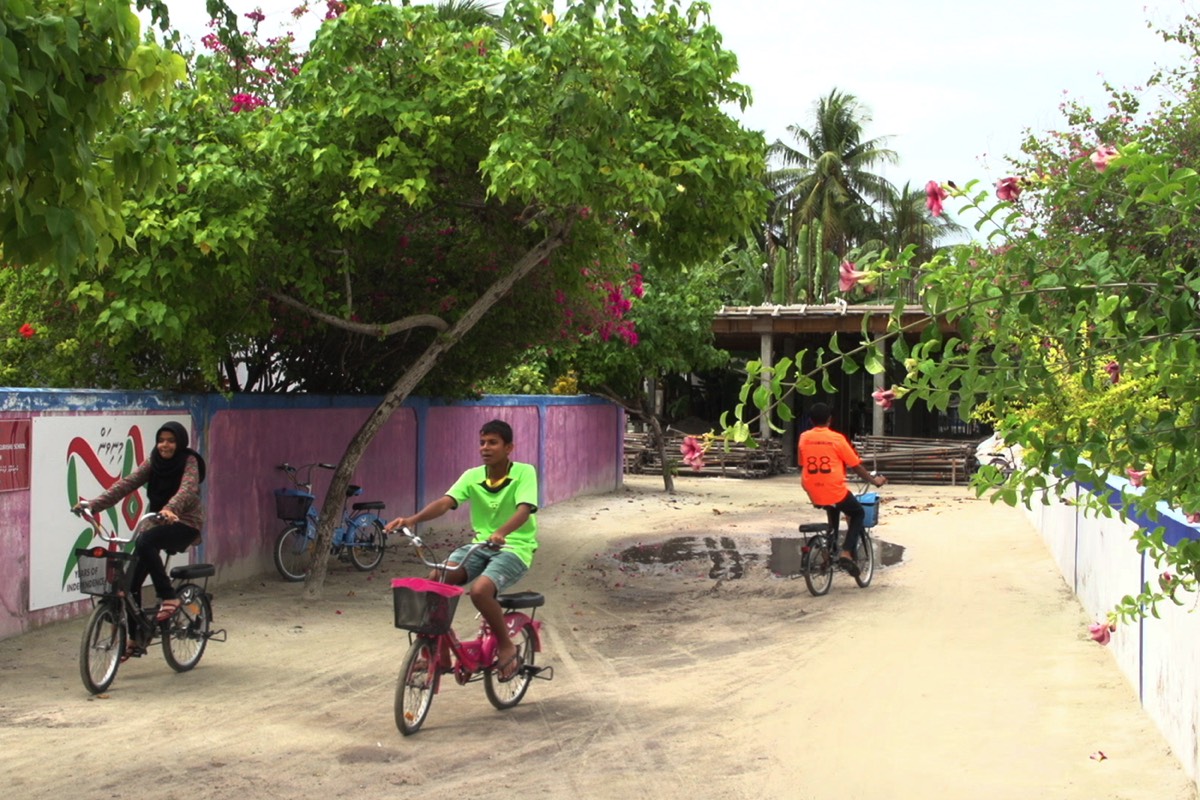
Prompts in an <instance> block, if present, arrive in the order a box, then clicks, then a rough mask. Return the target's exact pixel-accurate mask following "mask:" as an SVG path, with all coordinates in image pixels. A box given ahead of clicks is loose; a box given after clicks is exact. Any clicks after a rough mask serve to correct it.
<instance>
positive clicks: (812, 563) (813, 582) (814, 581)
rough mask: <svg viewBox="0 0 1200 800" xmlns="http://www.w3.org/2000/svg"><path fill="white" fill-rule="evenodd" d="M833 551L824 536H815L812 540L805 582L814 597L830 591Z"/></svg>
mask: <svg viewBox="0 0 1200 800" xmlns="http://www.w3.org/2000/svg"><path fill="white" fill-rule="evenodd" d="M833 555H834V554H833V551H831V550H830V549H829V542H828V541H827V540H826V538H825V537H824V536H817V537H814V538H813V539H812V540H811V541H810V549H809V551H808V566H807V567H806V568H805V569H804V583H805V584H806V585H807V586H808V591H809V592H811V593H812V595H813V596H814V597H820V596H821V595H823V594H825V593H827V592H828V591H829V587H830V586H832V585H833Z"/></svg>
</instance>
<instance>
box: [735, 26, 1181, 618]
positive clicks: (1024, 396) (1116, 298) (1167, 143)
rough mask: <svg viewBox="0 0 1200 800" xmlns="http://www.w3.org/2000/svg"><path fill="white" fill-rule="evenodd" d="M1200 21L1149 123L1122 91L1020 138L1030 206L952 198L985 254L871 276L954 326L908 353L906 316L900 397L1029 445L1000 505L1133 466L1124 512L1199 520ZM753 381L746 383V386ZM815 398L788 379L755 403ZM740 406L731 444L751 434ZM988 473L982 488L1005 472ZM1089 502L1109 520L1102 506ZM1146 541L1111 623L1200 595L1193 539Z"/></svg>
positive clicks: (959, 251)
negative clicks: (973, 223) (979, 419)
mask: <svg viewBox="0 0 1200 800" xmlns="http://www.w3.org/2000/svg"><path fill="white" fill-rule="evenodd" d="M1198 27H1200V20H1197V19H1195V18H1189V19H1188V21H1187V23H1186V24H1185V25H1184V26H1183V27H1181V28H1180V29H1179V30H1178V31H1174V32H1169V33H1167V34H1166V35H1165V38H1166V39H1167V40H1168V41H1172V42H1176V43H1179V44H1182V45H1184V46H1185V48H1186V49H1187V51H1188V53H1187V56H1188V58H1187V59H1186V60H1185V65H1184V66H1183V67H1180V68H1179V69H1177V70H1174V71H1171V72H1166V73H1162V74H1160V75H1158V76H1155V77H1154V78H1153V80H1152V82H1154V83H1160V84H1162V85H1163V86H1165V87H1167V88H1168V89H1169V91H1168V92H1165V93H1164V96H1165V97H1167V98H1169V99H1167V100H1165V101H1164V104H1163V105H1162V106H1161V107H1160V108H1158V109H1157V110H1155V111H1154V112H1153V113H1152V114H1150V115H1149V118H1148V119H1145V120H1140V121H1139V120H1137V119H1136V117H1135V112H1136V111H1137V110H1138V109H1137V108H1136V103H1135V102H1134V99H1133V98H1132V97H1131V96H1130V95H1128V94H1125V93H1121V92H1116V91H1113V100H1112V103H1111V104H1110V113H1109V115H1108V116H1107V117H1104V118H1100V119H1097V118H1093V116H1092V115H1091V113H1090V112H1089V111H1088V110H1087V109H1083V108H1079V107H1069V108H1068V124H1069V127H1068V129H1067V130H1066V131H1063V132H1056V133H1052V134H1050V135H1048V136H1047V137H1046V138H1045V139H1044V140H1038V139H1034V138H1031V139H1030V140H1029V141H1028V142H1027V143H1026V144H1025V147H1024V151H1025V152H1024V155H1023V156H1022V157H1020V158H1017V159H1015V160H1014V162H1013V166H1014V177H1015V178H1016V182H1015V187H1016V189H1017V193H1018V194H1019V196H1017V197H1013V196H1011V190H1012V188H1013V186H1014V184H1012V183H1010V184H1008V188H1006V189H1005V193H1006V195H1008V196H1007V197H1006V199H1004V200H1002V201H995V200H993V199H992V198H991V197H990V196H989V193H988V192H987V191H986V190H984V189H982V188H980V187H979V186H978V184H977V183H974V182H972V183H968V184H967V185H966V186H964V187H961V188H956V187H949V192H950V195H951V198H952V200H951V202H954V201H958V202H960V203H962V204H964V205H965V206H966V207H967V208H971V209H974V210H975V211H977V212H978V213H979V214H980V216H981V220H982V221H981V223H980V225H981V229H982V228H984V227H990V228H992V229H993V230H992V232H991V233H990V234H989V238H990V240H991V242H992V244H991V245H990V246H984V245H978V244H966V245H961V246H958V247H956V248H954V249H953V250H952V251H950V252H949V253H947V254H944V255H939V256H936V257H935V258H934V259H933V260H932V261H930V262H929V263H927V264H923V265H918V264H917V263H916V262H915V259H914V257H913V252H914V251H913V250H912V249H908V250H906V251H905V252H904V253H902V254H901V255H900V256H899V257H897V258H896V259H895V260H894V261H888V260H887V259H886V258H883V259H881V260H880V261H878V262H876V263H874V264H872V265H871V266H870V269H875V270H879V271H880V272H882V273H883V274H884V275H885V276H886V278H887V279H888V280H895V281H900V282H903V281H911V280H915V279H917V278H918V277H919V278H920V286H921V293H920V301H921V304H922V306H923V308H924V310H925V312H926V317H925V319H924V320H922V321H921V322H926V321H930V320H933V319H935V318H936V319H938V320H940V321H942V322H944V323H947V324H948V325H949V326H951V327H952V328H953V330H954V333H953V334H952V335H945V334H943V333H942V332H941V326H939V325H929V326H928V327H926V328H925V330H924V332H923V333H922V334H921V335H920V336H919V337H913V336H909V337H907V338H908V339H909V341H906V340H905V336H904V334H905V330H904V328H903V327H902V326H901V322H900V316H899V313H898V312H899V311H900V308H899V305H897V308H896V312H897V313H896V314H895V315H894V318H893V321H892V324H891V327H890V331H889V333H888V335H887V337H886V338H888V339H890V340H895V343H896V351H897V355H898V356H899V357H900V358H902V359H903V360H904V365H905V368H906V371H907V375H906V378H905V379H904V381H903V382H902V385H900V386H896V387H893V390H894V391H895V394H896V397H897V398H903V402H906V403H908V404H910V405H911V404H913V403H915V402H925V403H928V404H929V405H931V406H933V407H935V408H939V409H947V408H949V407H950V406H951V404H952V401H955V400H957V405H958V408H959V410H960V413H961V414H963V415H964V416H968V417H969V416H971V415H973V414H986V415H988V417H989V418H990V419H992V420H994V422H995V425H996V426H997V428H998V430H999V431H1000V432H1001V433H1002V435H1003V436H1004V437H1005V439H1006V440H1007V441H1008V442H1010V443H1012V444H1017V445H1020V446H1022V447H1023V448H1024V453H1023V460H1024V468H1023V469H1022V470H1021V471H1019V472H1017V473H1015V474H1014V475H1013V476H1012V477H1010V478H1009V479H1008V480H1007V482H1005V483H1002V484H1000V485H999V486H998V487H995V488H996V491H995V494H994V497H995V498H996V499H998V500H1001V501H1004V502H1008V503H1016V502H1025V503H1026V504H1028V503H1031V502H1032V501H1033V499H1034V498H1035V497H1036V496H1038V495H1040V494H1041V493H1042V492H1044V491H1049V492H1050V493H1051V494H1052V495H1053V494H1055V493H1057V494H1058V495H1060V496H1061V495H1062V494H1063V493H1064V492H1065V491H1066V490H1067V489H1068V488H1069V487H1073V486H1074V485H1075V481H1079V482H1082V483H1085V484H1093V485H1099V486H1103V483H1104V481H1105V480H1106V479H1108V478H1109V477H1110V476H1118V477H1124V476H1125V475H1126V474H1127V470H1135V471H1137V472H1138V473H1144V474H1145V478H1144V479H1145V485H1144V487H1143V488H1142V489H1140V490H1139V491H1137V492H1133V491H1130V492H1129V493H1128V496H1127V500H1132V499H1135V498H1136V502H1137V505H1138V507H1139V508H1140V509H1141V510H1143V511H1145V512H1148V513H1150V514H1151V515H1152V516H1153V515H1154V514H1155V513H1156V512H1155V511H1154V509H1155V508H1156V505H1157V504H1158V503H1165V504H1167V505H1169V506H1170V507H1173V508H1175V509H1177V510H1179V511H1181V512H1183V513H1184V514H1186V515H1188V516H1189V518H1190V520H1191V521H1192V522H1193V523H1194V522H1196V521H1200V449H1198V448H1197V447H1196V446H1195V443H1196V436H1197V432H1198V431H1200V403H1198V402H1197V400H1196V398H1197V397H1200V371H1198V370H1197V369H1196V367H1197V364H1200V337H1198V336H1197V334H1200V268H1198V267H1200V263H1198V261H1197V257H1196V254H1195V253H1196V246H1197V244H1200V241H1198V239H1197V233H1196V231H1197V220H1196V218H1195V209H1196V208H1200V176H1198V175H1197V173H1196V172H1195V171H1194V170H1193V169H1192V168H1190V167H1189V166H1188V164H1190V163H1191V161H1192V160H1193V159H1192V156H1191V154H1192V153H1194V152H1195V147H1196V146H1197V144H1200V137H1198V136H1197V133H1198V129H1197V127H1196V122H1195V120H1196V119H1197V117H1198V115H1197V111H1200V69H1197V67H1196V64H1197V63H1200V61H1198V60H1197V56H1200V49H1198V47H1200V43H1198V40H1197V38H1196V36H1195V33H1196V30H1197V28H1198ZM998 193H999V191H998ZM860 267H861V265H860ZM914 324H916V323H914ZM868 346H869V345H865V346H864V347H861V348H858V349H856V350H855V351H853V352H848V353H845V354H841V355H837V354H835V356H834V357H833V358H826V357H824V356H823V355H822V356H821V357H820V358H819V359H818V365H817V367H816V368H815V369H812V370H809V371H807V372H806V373H805V374H804V375H803V376H802V378H804V379H813V378H815V377H816V375H817V374H818V373H820V374H822V375H824V374H826V372H827V371H828V370H829V369H830V368H843V369H845V368H848V367H849V366H850V362H849V361H847V359H854V360H855V362H863V361H864V356H865V355H866V354H867V353H869V352H870V350H869V349H868ZM865 364H866V366H867V367H868V368H869V369H878V368H879V366H880V365H879V364H878V363H875V362H872V361H870V360H869V359H868V360H866V361H865ZM779 369H780V370H781V371H783V368H782V367H781V368H779ZM756 381H757V378H756V377H755V376H754V375H752V377H751V380H750V381H748V383H747V387H751V386H757V383H756ZM811 388H812V384H811V383H805V382H802V380H800V379H797V378H795V377H794V376H793V375H788V376H787V380H786V381H785V382H784V383H783V384H781V385H780V384H776V383H775V382H774V381H773V382H772V384H771V391H770V392H769V393H768V394H769V396H768V397H766V398H759V397H755V398H754V400H755V402H754V406H755V408H759V409H765V408H769V407H770V406H771V404H772V403H777V402H778V401H779V398H780V397H782V396H784V395H785V394H786V393H787V392H789V391H802V392H803V391H808V390H811ZM980 401H985V403H984V405H982V406H977V403H979V402H980ZM746 411H747V410H746V409H745V408H741V409H739V412H738V414H737V416H736V420H735V421H736V423H738V424H731V425H730V426H729V429H728V430H727V431H726V435H727V436H729V437H730V438H734V439H736V438H737V437H738V436H740V435H742V430H741V429H740V428H739V426H738V425H739V424H740V423H741V422H743V421H744V420H745V417H746V416H747V413H746ZM981 474H982V476H983V478H982V483H981V484H980V485H979V486H978V488H979V490H980V491H981V492H982V491H986V490H987V489H988V486H987V485H985V484H987V483H989V482H990V481H992V480H999V479H1000V478H1001V476H1000V475H999V473H997V472H996V471H983V472H982V473H981ZM1081 502H1082V504H1083V505H1084V506H1085V507H1087V508H1089V509H1091V510H1093V511H1095V512H1097V513H1105V514H1107V513H1110V511H1109V507H1108V502H1107V497H1106V496H1103V495H1099V494H1098V495H1094V496H1091V495H1089V496H1085V497H1084V499H1083V500H1082V501H1081ZM1137 541H1138V546H1139V548H1140V549H1141V550H1142V551H1143V552H1145V553H1147V554H1148V555H1149V557H1150V558H1151V559H1152V560H1153V561H1154V562H1155V563H1156V564H1157V565H1158V566H1159V568H1162V569H1165V570H1166V573H1167V575H1168V577H1166V578H1163V579H1162V581H1161V585H1159V584H1157V583H1153V582H1152V583H1151V584H1147V586H1146V587H1144V590H1143V591H1142V593H1140V594H1139V595H1138V596H1136V597H1130V598H1126V600H1125V601H1123V602H1122V603H1121V604H1120V605H1119V606H1118V607H1117V608H1116V609H1115V610H1114V611H1113V612H1112V615H1111V616H1112V618H1113V619H1116V618H1124V619H1130V618H1137V617H1139V616H1141V615H1142V614H1144V613H1157V612H1156V605H1157V604H1158V603H1159V602H1162V601H1163V600H1165V599H1167V598H1171V599H1175V597H1176V594H1177V593H1178V591H1179V590H1180V589H1181V588H1182V589H1184V590H1188V591H1190V590H1194V589H1195V587H1196V577H1197V571H1198V568H1200V545H1198V544H1197V543H1196V542H1195V541H1189V542H1185V543H1184V544H1183V545H1181V546H1178V547H1170V546H1167V545H1166V544H1165V543H1164V541H1163V537H1162V531H1161V529H1160V530H1158V531H1142V532H1141V533H1139V534H1138V536H1137Z"/></svg>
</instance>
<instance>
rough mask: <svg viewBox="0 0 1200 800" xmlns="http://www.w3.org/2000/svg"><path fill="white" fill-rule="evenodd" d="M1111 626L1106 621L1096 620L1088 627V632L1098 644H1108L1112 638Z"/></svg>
mask: <svg viewBox="0 0 1200 800" xmlns="http://www.w3.org/2000/svg"><path fill="white" fill-rule="evenodd" d="M1112 631H1113V626H1112V625H1110V624H1108V623H1107V622H1097V623H1095V624H1093V625H1091V626H1089V627H1088V633H1089V634H1091V636H1092V641H1094V642H1099V643H1100V644H1108V643H1109V642H1110V641H1111V640H1112Z"/></svg>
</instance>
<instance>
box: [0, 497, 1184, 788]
mask: <svg viewBox="0 0 1200 800" xmlns="http://www.w3.org/2000/svg"><path fill="white" fill-rule="evenodd" d="M677 486H678V488H679V491H678V492H677V493H676V494H675V495H673V496H670V495H666V494H664V493H663V491H662V483H661V479H658V478H653V477H642V476H635V477H630V478H628V479H627V484H626V486H625V488H624V489H622V490H621V491H619V492H615V493H612V494H608V495H603V496H596V497H585V498H579V499H576V500H573V501H570V502H566V503H562V504H559V505H557V506H554V507H551V508H548V509H545V510H543V511H542V512H541V513H540V514H539V517H540V521H541V540H542V549H541V550H540V551H539V553H538V558H537V562H536V563H535V565H534V568H533V569H532V570H531V572H530V573H529V575H528V576H527V577H526V579H525V580H524V581H523V582H522V583H521V585H520V586H519V587H518V588H520V589H533V590H537V591H541V592H543V593H544V594H545V595H546V598H547V604H546V606H545V608H543V609H541V610H539V617H540V618H541V619H543V620H544V622H545V628H544V635H545V647H544V651H543V652H542V653H541V654H540V660H539V663H545V664H550V665H553V666H554V680H553V681H551V682H544V681H537V682H535V683H534V684H533V685H532V687H531V688H530V691H529V693H528V695H527V696H526V698H525V700H524V702H523V703H522V704H521V705H520V706H518V707H517V708H515V709H513V710H511V711H507V712H498V711H495V710H494V709H493V708H492V707H491V705H490V704H489V703H488V701H487V699H486V698H485V696H484V692H483V687H482V685H481V684H479V683H472V684H469V685H467V686H458V685H456V684H454V683H453V681H450V680H447V681H446V682H444V683H443V686H442V692H441V694H439V695H438V696H437V698H436V699H435V701H434V703H433V707H432V709H431V711H430V714H429V718H428V720H427V721H426V723H425V727H424V728H423V729H422V730H421V731H420V732H419V733H418V734H417V735H415V736H412V737H407V738H405V737H402V736H401V735H400V734H399V732H398V731H397V730H396V727H395V724H394V721H393V710H392V702H393V693H394V690H395V684H396V677H397V671H398V668H399V663H400V660H401V658H402V657H403V655H404V653H405V650H406V649H407V646H408V639H407V634H406V633H404V632H403V631H400V630H397V629H395V628H394V627H393V626H392V604H391V596H390V589H389V580H388V579H390V578H391V577H395V576H400V575H413V574H418V573H419V572H422V571H423V570H418V568H417V565H416V562H415V561H414V560H413V559H412V557H411V554H410V553H408V552H407V551H404V550H399V549H397V550H391V551H389V553H388V555H387V557H386V559H385V561H384V564H383V566H382V567H381V569H380V571H378V572H377V573H374V574H369V575H368V574H363V573H358V572H354V571H352V570H350V569H349V568H347V567H346V566H345V565H341V564H339V565H338V566H337V567H336V568H334V569H333V570H332V571H331V575H330V579H329V582H328V584H327V586H326V592H325V597H324V599H323V600H321V601H320V602H314V603H306V602H304V601H302V599H301V589H300V586H299V585H293V584H284V583H282V582H280V581H279V580H278V579H277V578H275V577H274V576H270V575H267V576H263V577H262V578H260V579H258V580H254V581H248V582H245V583H240V584H229V585H221V586H219V587H217V589H216V593H215V594H216V598H215V603H214V606H215V614H216V624H217V627H221V628H225V629H227V630H228V632H229V639H228V641H227V642H225V643H212V644H210V646H209V649H208V651H207V653H206V654H205V655H204V659H203V661H202V662H201V663H200V665H199V666H198V667H197V668H196V669H195V670H194V671H193V672H190V673H184V674H176V673H174V672H173V671H172V670H171V669H170V668H169V667H167V665H166V664H165V662H164V661H163V660H162V658H161V657H160V655H159V652H158V651H157V650H156V651H155V652H152V653H151V654H150V655H149V656H148V657H143V658H141V659H136V660H133V661H130V662H128V663H127V664H125V665H123V666H122V667H121V669H120V671H119V673H118V675H117V678H116V682H115V683H114V684H113V686H112V688H111V689H110V690H109V692H108V693H107V694H106V695H103V696H100V697H92V696H90V695H89V694H88V692H87V691H86V690H85V689H84V688H83V686H82V684H81V682H80V679H79V676H78V649H79V639H80V636H81V633H82V630H83V620H76V621H72V622H69V623H63V624H58V625H54V626H50V627H48V628H44V629H40V630H37V631H35V632H33V633H30V634H27V635H25V636H21V637H17V638H13V639H8V640H5V641H3V642H0V686H3V689H4V691H3V693H2V695H0V753H3V756H2V757H0V783H2V784H3V785H6V786H8V787H9V796H11V797H13V798H41V797H64V796H65V797H80V798H177V799H178V800H199V799H200V798H233V797H238V798H259V797H270V798H275V799H276V800H284V799H285V798H311V797H321V798H341V797H346V798H384V797H410V796H416V795H418V794H420V795H422V796H434V795H436V796H442V797H454V796H465V797H487V796H511V797H521V798H564V797H570V798H575V799H581V798H622V799H623V798H658V799H661V798H693V799H694V798H797V799H804V800H808V799H812V800H817V799H818V798H820V799H824V798H837V799H838V800H845V799H847V798H864V799H866V800H874V798H928V797H929V796H931V795H934V796H941V797H946V798H972V799H979V798H983V799H986V798H1028V797H1031V796H1040V797H1045V798H1055V799H1056V800H1061V799H1064V798H1066V799H1074V798H1080V799H1082V798H1087V800H1097V798H1128V799H1131V800H1132V799H1135V798H1147V800H1149V799H1150V798H1153V799H1154V800H1173V799H1174V798H1196V796H1197V794H1196V787H1195V784H1193V783H1192V782H1191V781H1190V780H1189V779H1188V778H1187V776H1186V775H1185V774H1184V772H1183V770H1182V768H1181V767H1180V766H1179V764H1178V762H1177V761H1176V760H1175V758H1174V756H1173V755H1172V754H1171V752H1170V751H1169V749H1168V747H1167V745H1166V744H1165V742H1164V741H1163V739H1162V737H1161V735H1160V734H1159V733H1158V732H1157V730H1156V729H1155V728H1154V726H1153V724H1152V723H1151V722H1150V720H1149V719H1148V717H1147V716H1146V715H1145V713H1144V712H1142V711H1141V709H1140V708H1139V707H1138V705H1137V702H1136V698H1135V695H1134V692H1133V690H1132V688H1131V687H1130V686H1129V684H1128V683H1127V682H1126V680H1125V679H1124V678H1123V676H1122V675H1121V674H1120V672H1119V671H1118V669H1117V667H1116V665H1115V663H1114V662H1113V660H1112V659H1111V657H1110V655H1109V653H1108V652H1107V651H1106V650H1105V649H1104V648H1102V647H1100V646H1098V645H1096V644H1095V643H1093V642H1091V641H1090V640H1089V639H1088V638H1087V630H1086V627H1087V623H1088V622H1089V621H1090V620H1089V619H1088V618H1086V617H1085V615H1084V614H1083V612H1082V610H1081V609H1080V607H1079V605H1078V603H1077V602H1076V601H1075V599H1074V598H1073V597H1072V595H1071V594H1070V593H1069V592H1068V590H1067V587H1066V586H1065V585H1064V583H1063V581H1062V579H1061V578H1060V577H1059V575H1058V573H1057V572H1056V570H1055V568H1054V566H1053V564H1052V563H1051V560H1050V558H1049V556H1048V554H1047V552H1046V550H1045V548H1044V546H1043V545H1042V543H1041V541H1040V539H1039V538H1038V537H1037V535H1036V534H1035V532H1034V531H1033V529H1032V528H1031V527H1030V526H1029V524H1028V523H1027V522H1026V521H1025V519H1024V517H1023V515H1022V514H1021V512H1019V511H1017V510H1013V509H1009V508H1006V507H1003V506H993V505H991V504H990V503H989V502H987V501H986V500H976V499H975V498H974V497H973V495H971V494H970V493H969V491H968V490H966V489H964V488H949V487H945V488H943V487H937V488H934V487H915V486H901V485H889V486H887V487H885V488H884V489H883V491H882V494H883V497H884V502H883V504H882V509H881V518H880V524H879V526H878V527H877V528H876V530H875V533H876V536H877V538H878V539H879V540H880V541H881V542H884V543H886V544H887V546H886V547H885V548H884V555H885V557H886V558H887V560H888V561H889V562H894V563H892V564H891V565H890V566H887V567H886V568H883V569H882V570H881V571H879V572H877V573H876V575H875V580H874V582H873V584H872V585H871V586H870V587H869V588H867V589H859V588H857V587H856V586H855V585H854V583H853V581H851V580H850V579H849V578H847V577H846V576H844V575H840V574H839V575H838V576H837V577H836V578H835V580H834V585H833V589H832V591H831V592H830V593H829V594H828V595H826V596H825V597H819V598H814V597H812V596H810V595H809V594H808V592H807V590H806V588H805V585H804V581H803V580H801V579H791V578H788V577H780V576H778V575H776V574H773V572H772V568H775V569H780V568H782V570H783V571H785V572H786V571H787V568H788V559H787V558H786V556H788V554H794V551H795V545H794V541H789V540H794V539H795V538H797V533H796V525H797V523H798V522H802V521H819V520H820V518H821V513H820V512H816V511H815V510H814V509H812V508H811V507H810V506H809V505H808V504H807V503H806V502H802V501H801V498H800V496H799V490H798V487H797V480H796V478H795V477H794V476H782V477H778V478H772V479H767V480H753V481H741V480H726V479H719V478H696V477H689V476H686V475H685V476H682V477H681V478H680V479H679V480H678V481H677ZM441 533H444V534H445V535H446V536H447V537H448V538H450V539H454V540H458V539H461V535H460V534H459V533H457V532H441ZM431 538H434V539H441V538H442V536H441V535H439V536H436V537H431ZM663 543H667V544H668V546H667V547H665V548H664V547H661V546H660V545H662V544H663ZM622 555H623V556H624V558H625V559H626V560H622V557H621V556H622ZM664 559H665V563H664ZM468 609H469V606H464V607H462V608H460V610H459V611H460V613H459V616H458V622H459V626H458V627H459V629H460V631H463V630H467V629H471V628H472V627H473V625H472V623H471V618H470V614H469V613H467V611H468ZM1118 635H1119V634H1118ZM1099 752H1103V753H1104V754H1105V756H1106V758H1105V759H1104V760H1099V759H1098V757H1093V756H1094V755H1095V754H1098V753H1099Z"/></svg>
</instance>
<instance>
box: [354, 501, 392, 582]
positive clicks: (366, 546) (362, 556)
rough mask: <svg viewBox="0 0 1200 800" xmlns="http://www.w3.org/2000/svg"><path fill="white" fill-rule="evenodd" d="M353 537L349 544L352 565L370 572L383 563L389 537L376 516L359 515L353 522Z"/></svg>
mask: <svg viewBox="0 0 1200 800" xmlns="http://www.w3.org/2000/svg"><path fill="white" fill-rule="evenodd" d="M350 527H351V530H352V533H351V534H350V535H351V536H353V537H354V540H353V541H352V542H349V543H348V545H349V549H350V563H352V564H354V568H355V569H357V570H361V571H362V572H370V571H371V570H373V569H375V568H376V567H378V566H379V562H380V561H383V549H384V547H385V546H386V545H387V537H386V536H385V535H384V533H383V524H382V523H381V522H380V521H379V518H378V517H376V516H375V515H374V514H359V515H358V516H357V517H355V518H354V519H353V520H352V521H351V525H350Z"/></svg>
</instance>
